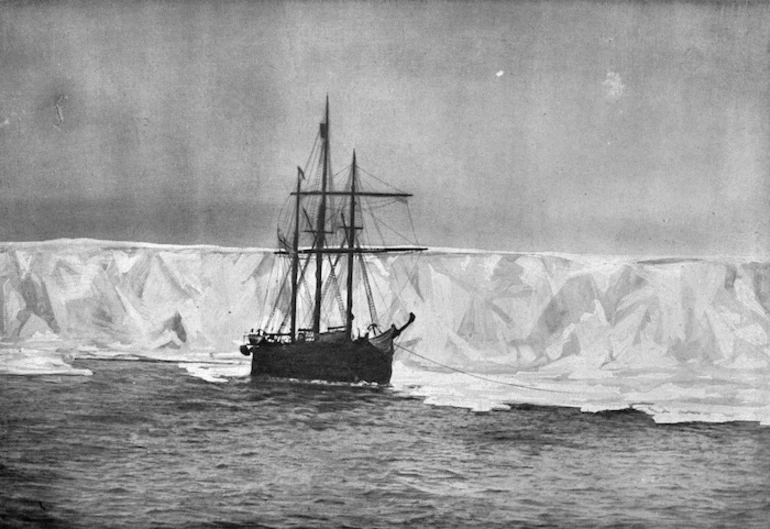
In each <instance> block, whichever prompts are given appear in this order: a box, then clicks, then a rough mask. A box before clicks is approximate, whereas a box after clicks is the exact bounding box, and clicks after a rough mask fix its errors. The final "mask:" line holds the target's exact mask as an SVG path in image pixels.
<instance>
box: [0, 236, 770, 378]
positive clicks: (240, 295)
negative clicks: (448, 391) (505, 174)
mask: <svg viewBox="0 0 770 529" xmlns="http://www.w3.org/2000/svg"><path fill="white" fill-rule="evenodd" d="M278 259H279V258H277V257H275V256H274V255H273V253H272V252H271V251H269V250H253V249H227V248H217V247H175V246H160V245H136V244H131V243H107V242H98V241H82V240H80V241H53V242H47V243H23V244H20V243H8V244H5V245H3V246H0V310H1V311H2V317H1V318H0V336H2V340H3V341H4V342H12V343H20V342H25V341H28V340H31V339H40V338H42V337H47V338H49V339H51V338H54V337H56V338H60V339H63V340H73V341H77V342H78V343H87V344H91V345H95V346H97V347H110V346H111V345H114V344H120V345H122V346H136V347H141V348H151V349H154V348H164V347H172V348H190V349H214V350H223V349H224V350H229V349H233V348H234V345H233V340H237V339H239V338H240V337H241V335H242V333H243V331H244V330H246V329H248V328H251V327H254V326H255V325H257V324H259V322H260V321H261V320H263V319H264V317H265V314H264V312H265V311H266V310H269V304H266V303H265V298H266V295H267V296H268V297H269V296H270V295H271V294H273V293H275V291H276V288H277V287H276V285H277V281H278V278H277V275H276V274H275V273H274V267H275V265H276V261H277V260H278ZM372 264H373V265H374V266H370V267H369V268H370V275H371V277H372V280H373V287H374V288H373V290H375V291H376V292H379V293H380V294H381V297H380V305H381V306H380V307H379V309H378V310H379V312H380V313H381V314H383V315H386V318H385V319H387V318H388V317H390V318H393V319H395V320H396V322H398V321H399V320H400V319H401V318H405V315H406V314H407V313H408V312H409V311H413V312H415V313H416V314H417V316H418V318H417V321H416V322H415V324H414V326H413V327H412V328H410V329H409V331H408V332H407V333H406V335H405V337H404V338H403V342H402V343H403V345H405V346H406V347H408V348H411V349H414V350H418V351H420V352H422V353H424V354H426V355H429V356H430V357H431V358H434V359H436V360H438V361H441V362H444V363H448V364H450V365H453V366H457V367H464V368H472V369H474V370H476V371H495V372H499V371H508V372H514V371H519V370H530V369H534V368H543V367H546V366H551V367H552V368H553V367H556V366H559V365H563V366H564V367H565V369H567V368H569V369H571V370H574V369H599V368H601V369H604V370H612V369H626V368H634V367H645V366H650V365H656V366H674V365H680V364H692V363H700V364H709V365H715V366H733V367H754V368H760V367H767V366H768V364H770V343H769V342H768V333H770V264H769V263H757V262H740V261H735V260H727V259H722V260H720V259H715V260H708V261H705V260H674V259H671V260H657V261H630V260H626V259H621V258H599V257H591V258H585V257H578V256H561V255H544V254H531V255H530V254H496V253H480V252H479V253H457V252H450V251H430V252H426V253H424V254H421V255H419V256H414V255H412V256H388V257H385V258H382V259H375V260H373V262H372ZM396 295H397V296H396ZM356 296H357V298H360V297H361V296H362V293H360V292H357V294H356ZM417 361H419V360H417Z"/></svg>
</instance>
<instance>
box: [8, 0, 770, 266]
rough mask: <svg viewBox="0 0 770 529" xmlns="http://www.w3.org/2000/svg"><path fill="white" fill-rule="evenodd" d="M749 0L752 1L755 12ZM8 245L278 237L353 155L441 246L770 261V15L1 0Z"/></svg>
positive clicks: (598, 5)
mask: <svg viewBox="0 0 770 529" xmlns="http://www.w3.org/2000/svg"><path fill="white" fill-rule="evenodd" d="M734 4H738V5H737V6H735V5H734ZM0 15H2V16H0V44H1V45H0V149H1V150H2V151H1V152H2V156H0V208H2V209H1V210H0V239H1V240H33V239H50V238H58V237H81V236H82V237H94V238H103V239H123V240H140V241H152V242H172V243H198V242H203V243H211V244H223V245H240V246H271V245H273V243H274V240H273V239H274V234H275V223H276V219H275V216H276V214H277V212H278V208H279V207H280V206H281V205H282V204H283V201H284V199H285V195H286V194H287V193H288V192H289V191H290V190H291V187H292V186H293V178H294V174H295V167H296V165H297V164H301V163H303V162H304V161H305V160H306V158H307V155H308V152H309V149H310V147H311V144H312V141H313V138H314V135H315V133H316V130H317V128H316V127H317V122H318V121H319V120H320V118H321V115H322V110H323V99H324V97H325V95H326V94H327V93H328V94H329V97H330V100H331V105H332V109H331V110H332V142H333V144H332V147H333V149H334V151H333V161H334V163H335V165H336V166H337V167H341V166H342V165H343V164H347V163H348V161H349V156H350V152H351V151H352V149H353V147H355V148H356V150H357V153H358V159H359V162H360V163H361V165H362V166H363V167H365V168H367V169H368V170H370V171H372V172H374V173H375V174H377V175H378V176H380V177H383V178H386V179H388V180H389V181H391V182H392V183H393V184H394V185H396V186H397V187H400V188H403V189H406V190H409V191H411V192H413V193H414V194H415V197H414V199H413V201H412V213H413V215H414V220H415V224H416V226H417V231H418V235H419V236H420V241H421V242H422V243H424V244H428V245H433V246H456V247H480V248H487V249H500V250H514V251H516V250H521V251H531V250H537V251H565V252H581V253H633V254H640V253H654V254H706V253H731V254H748V253H763V254H767V253H768V250H769V249H770V248H769V243H770V238H768V237H769V236H770V207H768V204H769V200H770V189H769V188H768V178H767V177H768V166H769V165H770V159H769V155H768V148H767V146H768V144H769V142H768V132H769V131H768V126H769V123H770V119H768V118H770V115H769V112H768V104H769V103H768V102H769V101H770V98H769V97H768V96H769V95H770V94H768V90H769V87H770V71H769V69H768V66H769V57H770V39H769V35H770V16H768V15H770V9H769V8H768V6H767V4H765V3H748V4H746V3H742V2H735V3H733V2H729V3H725V4H719V3H708V2H680V3H668V2H661V3H655V2H652V3H647V2H617V3H605V2H576V1H575V2H529V3H528V2H474V3H471V2H467V3H461V2H451V3H445V2H420V3H416V2H339V3H310V2H307V3H293V2H268V3H258V2H253V3H247V2H215V1H213V0H211V1H192V2H160V1H157V2H152V1H150V2H136V3H124V2H114V3H110V2H106V3H90V2H89V3H51V4H43V3H41V4H32V5H23V4H11V5H8V4H4V5H2V6H1V7H0Z"/></svg>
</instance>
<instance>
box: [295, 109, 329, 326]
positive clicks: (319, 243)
mask: <svg viewBox="0 0 770 529" xmlns="http://www.w3.org/2000/svg"><path fill="white" fill-rule="evenodd" d="M320 132H321V138H322V139H323V171H322V176H321V203H320V204H319V205H318V221H317V223H316V237H315V240H316V244H315V248H316V250H317V252H318V253H316V261H315V310H314V311H313V333H315V334H316V335H318V334H319V333H320V332H321V302H322V301H323V291H322V286H323V285H322V282H323V259H324V254H323V248H324V246H325V244H326V241H325V233H326V180H327V178H328V168H329V96H326V115H325V116H324V123H321V129H320ZM298 195H299V193H298Z"/></svg>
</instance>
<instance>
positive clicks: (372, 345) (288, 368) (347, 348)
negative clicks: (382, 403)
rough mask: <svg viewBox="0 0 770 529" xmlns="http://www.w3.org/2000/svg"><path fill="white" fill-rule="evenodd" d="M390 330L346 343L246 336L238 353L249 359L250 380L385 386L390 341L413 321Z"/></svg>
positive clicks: (334, 337)
mask: <svg viewBox="0 0 770 529" xmlns="http://www.w3.org/2000/svg"><path fill="white" fill-rule="evenodd" d="M414 319H415V316H414V314H410V315H409V321H407V322H406V324H405V325H403V326H402V327H400V328H396V327H395V326H391V328H390V329H388V330H386V331H385V332H383V333H382V334H379V335H377V336H373V337H371V338H368V337H364V338H359V339H357V340H350V339H348V338H347V337H346V335H345V334H344V333H325V334H321V335H320V336H319V339H318V340H316V341H308V342H293V343H292V342H282V341H280V340H278V339H271V338H270V337H269V336H267V337H266V336H260V335H249V343H248V344H244V345H242V346H241V353H243V354H244V355H251V376H269V377H276V378H288V379H298V380H324V381H327V382H346V383H360V382H367V383H374V384H382V385H384V384H388V383H389V382H390V377H391V375H392V373H393V351H394V349H393V340H395V339H396V338H397V337H398V336H399V335H400V334H401V333H402V332H403V331H404V329H406V328H407V327H408V326H409V325H411V324H412V322H413V321H414Z"/></svg>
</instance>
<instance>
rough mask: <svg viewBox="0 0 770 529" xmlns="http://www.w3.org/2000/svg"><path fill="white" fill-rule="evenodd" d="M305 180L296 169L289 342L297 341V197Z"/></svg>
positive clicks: (301, 173)
mask: <svg viewBox="0 0 770 529" xmlns="http://www.w3.org/2000/svg"><path fill="white" fill-rule="evenodd" d="M303 178H305V175H304V173H303V172H302V169H301V168H299V167H297V201H296V203H295V206H294V208H295V209H294V240H293V241H292V245H291V251H292V254H291V341H292V342H294V340H296V339H297V273H298V271H299V197H300V193H301V189H300V186H301V182H302V179H303Z"/></svg>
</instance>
